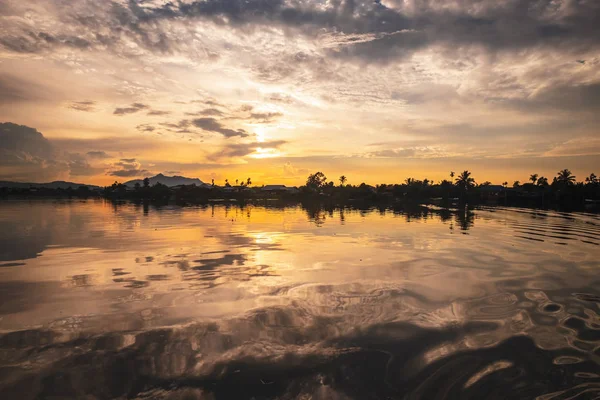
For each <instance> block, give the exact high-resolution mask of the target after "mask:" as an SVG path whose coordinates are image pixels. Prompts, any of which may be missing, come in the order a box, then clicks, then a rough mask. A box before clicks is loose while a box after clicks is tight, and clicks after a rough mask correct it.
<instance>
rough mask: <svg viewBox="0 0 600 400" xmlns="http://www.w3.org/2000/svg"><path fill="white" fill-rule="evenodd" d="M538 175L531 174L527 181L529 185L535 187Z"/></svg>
mask: <svg viewBox="0 0 600 400" xmlns="http://www.w3.org/2000/svg"><path fill="white" fill-rule="evenodd" d="M538 176H539V175H538V174H531V176H529V180H530V181H531V183H533V184H534V185H535V183H536V182H537V180H538Z"/></svg>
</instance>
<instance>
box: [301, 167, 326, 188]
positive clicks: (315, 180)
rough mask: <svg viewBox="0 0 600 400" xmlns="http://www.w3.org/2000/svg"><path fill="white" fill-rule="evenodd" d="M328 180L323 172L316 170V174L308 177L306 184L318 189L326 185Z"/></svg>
mask: <svg viewBox="0 0 600 400" xmlns="http://www.w3.org/2000/svg"><path fill="white" fill-rule="evenodd" d="M325 182H327V177H326V176H325V174H324V173H322V172H320V171H319V172H315V173H314V174H310V175H309V176H308V178H307V179H306V186H307V187H309V188H311V189H318V188H320V187H322V186H324V185H325Z"/></svg>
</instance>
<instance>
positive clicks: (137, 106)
mask: <svg viewBox="0 0 600 400" xmlns="http://www.w3.org/2000/svg"><path fill="white" fill-rule="evenodd" d="M147 108H148V106H147V105H146V104H142V103H133V104H132V105H131V106H129V107H124V108H115V111H113V114H114V115H127V114H134V113H136V112H138V111H141V110H145V109H147Z"/></svg>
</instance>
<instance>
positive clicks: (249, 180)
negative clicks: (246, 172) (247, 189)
mask: <svg viewBox="0 0 600 400" xmlns="http://www.w3.org/2000/svg"><path fill="white" fill-rule="evenodd" d="M250 185H252V179H250V178H248V179H246V186H250Z"/></svg>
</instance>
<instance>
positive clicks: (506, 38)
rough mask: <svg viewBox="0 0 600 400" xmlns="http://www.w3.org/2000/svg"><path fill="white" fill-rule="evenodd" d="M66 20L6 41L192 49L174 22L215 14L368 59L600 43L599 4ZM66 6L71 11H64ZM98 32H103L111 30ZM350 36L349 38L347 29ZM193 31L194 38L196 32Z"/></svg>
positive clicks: (471, 1)
mask: <svg viewBox="0 0 600 400" xmlns="http://www.w3.org/2000/svg"><path fill="white" fill-rule="evenodd" d="M59 5H60V6H62V7H66V6H67V5H69V7H71V8H72V9H69V12H64V13H63V14H62V15H61V16H60V18H61V22H62V23H63V24H65V26H69V27H70V28H71V30H75V31H78V34H77V35H71V36H69V35H59V34H53V33H49V32H42V31H40V32H33V31H31V28H30V27H29V26H28V25H26V24H24V25H23V26H19V29H14V30H11V34H10V35H4V36H3V37H2V38H1V39H0V44H1V45H2V46H4V47H5V48H6V49H8V50H11V51H14V52H21V53H22V52H29V53H35V52H40V51H43V50H45V49H47V48H49V47H50V46H68V47H74V48H80V49H87V48H89V47H94V46H96V47H98V48H105V47H109V48H111V49H112V50H113V51H117V52H120V51H123V49H124V48H125V47H126V46H123V38H124V37H127V38H128V39H129V40H134V41H135V42H136V43H137V44H138V45H139V46H141V47H142V48H145V49H150V50H152V51H157V52H161V53H169V52H172V51H174V50H177V49H182V48H184V47H182V46H186V43H189V42H187V41H185V40H184V41H182V40H181V36H180V34H183V33H181V32H174V31H173V30H171V29H170V27H169V26H168V24H164V23H163V22H167V21H183V22H194V20H197V19H204V20H211V21H213V22H214V23H216V24H218V25H228V26H230V27H232V28H235V29H240V30H252V29H263V28H265V27H277V28H283V29H286V30H295V31H297V32H300V33H302V34H304V35H307V36H311V37H315V36H319V35H322V34H323V33H325V35H326V36H325V38H327V35H330V36H331V37H329V39H328V47H330V51H331V53H330V54H331V55H335V56H350V57H358V58H361V59H363V60H366V61H371V62H373V61H377V60H387V59H390V58H395V57H404V56H406V55H408V54H410V53H411V52H412V51H414V50H416V49H419V48H423V47H426V46H428V45H431V44H436V43H442V44H446V45H450V46H460V45H471V44H477V45H482V46H484V47H486V48H488V49H490V50H499V49H521V48H526V47H537V46H561V47H562V48H563V49H565V50H570V51H578V50H585V49H590V48H596V47H598V45H599V44H598V43H600V30H599V29H598V28H597V27H598V26H600V2H597V1H584V0H579V1H563V2H560V1H556V0H538V1H535V2H532V1H530V0H514V1H510V2H494V1H480V0H462V1H454V2H452V1H449V2H444V3H443V4H441V3H440V2H434V1H421V2H402V1H390V2H386V5H387V7H386V6H384V5H382V4H381V3H379V2H370V1H367V2H356V1H354V0H346V1H334V2H328V3H326V4H324V3H322V2H309V1H302V2H288V1H284V0H203V1H193V2H168V3H165V4H162V5H160V6H154V7H153V6H152V5H151V4H150V3H147V2H145V1H134V0H131V1H129V2H128V3H127V4H126V5H125V4H120V3H117V2H114V1H113V2H108V1H107V2H92V1H86V2H81V3H77V4H76V5H75V6H72V5H71V3H70V2H68V3H67V2H63V3H59ZM65 11H66V10H65ZM97 32H105V33H103V34H100V33H97ZM341 32H343V34H339V33H341ZM190 37H191V34H190Z"/></svg>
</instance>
